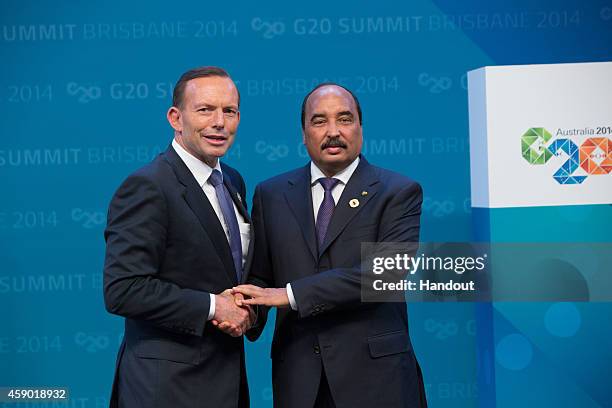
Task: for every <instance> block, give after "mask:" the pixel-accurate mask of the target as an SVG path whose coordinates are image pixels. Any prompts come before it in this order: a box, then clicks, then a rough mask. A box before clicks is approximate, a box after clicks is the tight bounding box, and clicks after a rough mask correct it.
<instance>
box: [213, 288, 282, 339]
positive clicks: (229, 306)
mask: <svg viewBox="0 0 612 408" xmlns="http://www.w3.org/2000/svg"><path fill="white" fill-rule="evenodd" d="M256 305H260V306H276V307H288V306H289V297H288V296H287V290H286V289H285V288H260V287H259V286H254V285H240V286H236V287H234V288H231V289H226V290H224V291H223V292H221V293H219V294H218V295H215V315H214V316H213V318H212V321H211V323H212V324H213V325H214V326H216V327H217V328H218V329H219V330H221V331H222V332H224V333H226V334H229V335H230V336H232V337H239V336H242V335H243V334H245V333H246V332H247V331H248V330H249V329H250V328H251V327H252V326H253V324H255V320H256V318H257V316H256V314H255V312H254V311H253V308H252V306H256Z"/></svg>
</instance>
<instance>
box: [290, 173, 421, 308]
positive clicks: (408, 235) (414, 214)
mask: <svg viewBox="0 0 612 408" xmlns="http://www.w3.org/2000/svg"><path fill="white" fill-rule="evenodd" d="M422 201H423V191H422V189H421V186H420V185H419V184H418V183H416V182H413V183H411V184H409V185H408V186H406V187H405V188H403V189H402V190H401V191H399V192H398V193H397V194H395V195H394V196H393V198H392V199H391V200H390V201H389V203H388V204H387V206H386V208H385V210H384V211H383V212H382V215H381V218H380V219H379V220H378V222H379V234H378V240H377V242H418V240H419V230H420V216H421V204H422ZM360 261H361V260H360V259H358V260H356V262H355V263H356V265H355V267H353V268H335V269H329V270H327V271H323V272H319V273H317V274H315V275H311V276H308V277H305V278H301V279H298V280H295V281H293V282H291V289H292V291H293V295H294V297H295V300H296V303H297V308H298V314H299V316H300V317H301V318H304V317H310V316H316V315H318V314H321V313H327V312H332V311H338V310H343V309H349V308H355V307H367V306H368V304H366V303H363V302H362V301H361V285H362V276H361V266H360Z"/></svg>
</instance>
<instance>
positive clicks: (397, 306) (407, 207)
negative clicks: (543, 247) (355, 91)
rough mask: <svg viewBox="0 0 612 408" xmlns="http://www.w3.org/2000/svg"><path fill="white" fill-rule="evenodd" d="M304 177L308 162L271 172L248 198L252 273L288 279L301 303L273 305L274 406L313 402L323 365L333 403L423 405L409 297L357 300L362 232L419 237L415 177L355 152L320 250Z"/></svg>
mask: <svg viewBox="0 0 612 408" xmlns="http://www.w3.org/2000/svg"><path fill="white" fill-rule="evenodd" d="M310 178H311V176H310V165H307V166H305V167H303V168H300V169H297V170H295V171H292V172H289V173H286V174H283V175H280V176H278V177H275V178H272V179H270V180H268V181H265V182H263V183H261V184H260V185H258V186H257V188H256V191H255V196H254V200H253V214H252V215H253V225H254V227H255V252H254V260H253V267H252V269H251V274H250V277H249V281H250V282H252V283H254V284H257V285H260V286H275V287H284V286H285V285H286V284H287V283H291V287H292V290H293V294H294V296H295V300H296V303H297V308H298V310H297V311H293V310H291V309H280V310H279V311H278V313H277V318H276V328H275V333H274V340H273V343H272V353H271V354H272V371H273V374H272V381H273V390H274V406H275V407H282V408H285V407H286V408H311V407H312V406H313V403H314V401H315V398H316V394H317V390H318V387H319V381H320V378H321V372H322V370H325V375H326V377H327V381H328V384H329V388H330V390H331V394H332V396H333V398H334V401H335V403H336V405H337V406H338V407H351V408H357V407H364V408H371V407H393V408H397V407H420V406H426V401H425V394H424V388H423V381H422V377H421V372H420V368H419V366H418V363H417V361H416V358H415V355H414V352H413V350H412V346H411V342H410V337H409V334H408V316H407V311H406V304H405V303H362V302H361V286H360V285H361V274H360V267H359V264H360V258H361V253H360V251H361V242H417V241H418V239H419V225H420V214H421V203H422V191H421V187H420V186H419V184H417V183H416V182H414V181H412V180H410V179H408V178H407V177H404V176H402V175H400V174H397V173H393V172H390V171H387V170H384V169H381V168H379V167H375V166H372V165H370V164H369V163H368V162H367V161H366V160H365V158H363V157H362V158H361V161H360V163H359V166H358V167H357V169H356V170H355V172H354V173H353V175H352V176H351V178H350V180H349V182H348V184H347V185H346V187H345V189H344V191H343V193H342V196H341V197H340V199H339V201H338V203H337V204H336V207H335V210H334V213H333V216H332V219H331V221H330V225H329V228H328V230H327V236H326V239H325V242H324V244H323V246H322V249H321V251H319V250H318V249H317V241H316V237H315V223H314V215H313V207H312V197H311V184H310ZM363 192H366V193H365V194H363ZM351 199H357V200H359V205H358V206H357V207H351V206H350V205H349V201H350V200H351ZM262 317H263V315H262Z"/></svg>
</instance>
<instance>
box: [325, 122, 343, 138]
mask: <svg viewBox="0 0 612 408" xmlns="http://www.w3.org/2000/svg"><path fill="white" fill-rule="evenodd" d="M338 136H340V130H339V129H338V126H337V125H336V123H335V122H334V121H333V120H332V121H329V123H328V125H327V137H338Z"/></svg>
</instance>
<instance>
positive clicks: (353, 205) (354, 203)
mask: <svg viewBox="0 0 612 408" xmlns="http://www.w3.org/2000/svg"><path fill="white" fill-rule="evenodd" d="M349 205H350V206H351V208H355V207H358V206H359V200H358V199H356V198H353V199H352V200H351V201H349Z"/></svg>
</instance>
